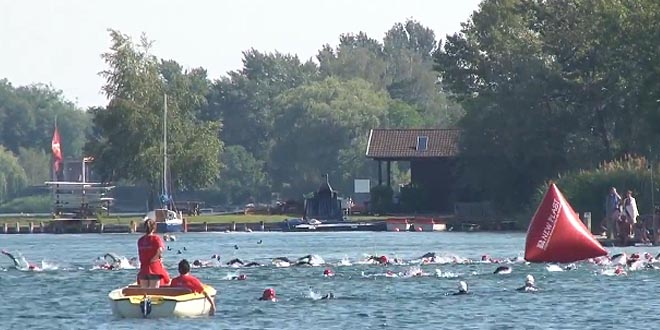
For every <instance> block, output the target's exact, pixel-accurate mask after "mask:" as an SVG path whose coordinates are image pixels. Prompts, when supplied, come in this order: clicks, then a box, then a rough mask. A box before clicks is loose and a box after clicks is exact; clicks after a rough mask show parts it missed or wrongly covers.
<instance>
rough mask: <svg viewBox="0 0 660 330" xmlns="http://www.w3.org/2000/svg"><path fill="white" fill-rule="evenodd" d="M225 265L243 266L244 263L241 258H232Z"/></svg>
mask: <svg viewBox="0 0 660 330" xmlns="http://www.w3.org/2000/svg"><path fill="white" fill-rule="evenodd" d="M226 265H227V266H231V267H243V265H244V263H243V261H242V260H241V259H238V258H234V259H231V260H229V261H228V262H227V264H226Z"/></svg>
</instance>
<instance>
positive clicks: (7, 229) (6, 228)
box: [2, 222, 9, 234]
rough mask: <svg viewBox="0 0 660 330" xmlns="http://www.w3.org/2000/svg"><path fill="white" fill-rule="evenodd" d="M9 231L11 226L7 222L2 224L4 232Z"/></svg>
mask: <svg viewBox="0 0 660 330" xmlns="http://www.w3.org/2000/svg"><path fill="white" fill-rule="evenodd" d="M8 231H9V226H8V225H7V223H6V222H5V223H4V225H3V226H2V233H3V234H6V233H7V232H8Z"/></svg>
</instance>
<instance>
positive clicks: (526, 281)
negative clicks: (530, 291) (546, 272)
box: [525, 275, 534, 284]
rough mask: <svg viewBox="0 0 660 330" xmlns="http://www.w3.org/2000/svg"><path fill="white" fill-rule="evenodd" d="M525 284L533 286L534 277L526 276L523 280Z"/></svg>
mask: <svg viewBox="0 0 660 330" xmlns="http://www.w3.org/2000/svg"><path fill="white" fill-rule="evenodd" d="M525 283H527V284H534V276H532V275H527V277H526V278H525Z"/></svg>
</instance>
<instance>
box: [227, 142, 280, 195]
mask: <svg viewBox="0 0 660 330" xmlns="http://www.w3.org/2000/svg"><path fill="white" fill-rule="evenodd" d="M220 161H221V163H222V165H223V168H224V169H223V179H222V180H219V181H218V184H217V187H218V189H220V190H221V191H223V192H226V193H227V195H228V197H229V201H228V202H229V203H230V204H236V203H238V204H241V203H247V202H248V201H249V200H251V199H254V200H265V199H266V198H269V197H270V185H269V182H268V176H267V175H266V173H265V171H264V163H263V161H260V160H258V159H256V158H255V157H254V156H253V155H252V154H250V153H249V152H248V151H247V150H245V148H243V147H242V146H227V147H226V148H225V150H224V152H223V153H222V156H221V157H220Z"/></svg>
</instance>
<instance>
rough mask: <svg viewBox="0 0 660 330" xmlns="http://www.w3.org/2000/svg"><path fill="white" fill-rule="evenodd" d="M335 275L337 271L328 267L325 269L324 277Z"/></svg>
mask: <svg viewBox="0 0 660 330" xmlns="http://www.w3.org/2000/svg"><path fill="white" fill-rule="evenodd" d="M333 276H335V272H333V271H332V269H330V268H326V269H325V270H324V271H323V277H333Z"/></svg>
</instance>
